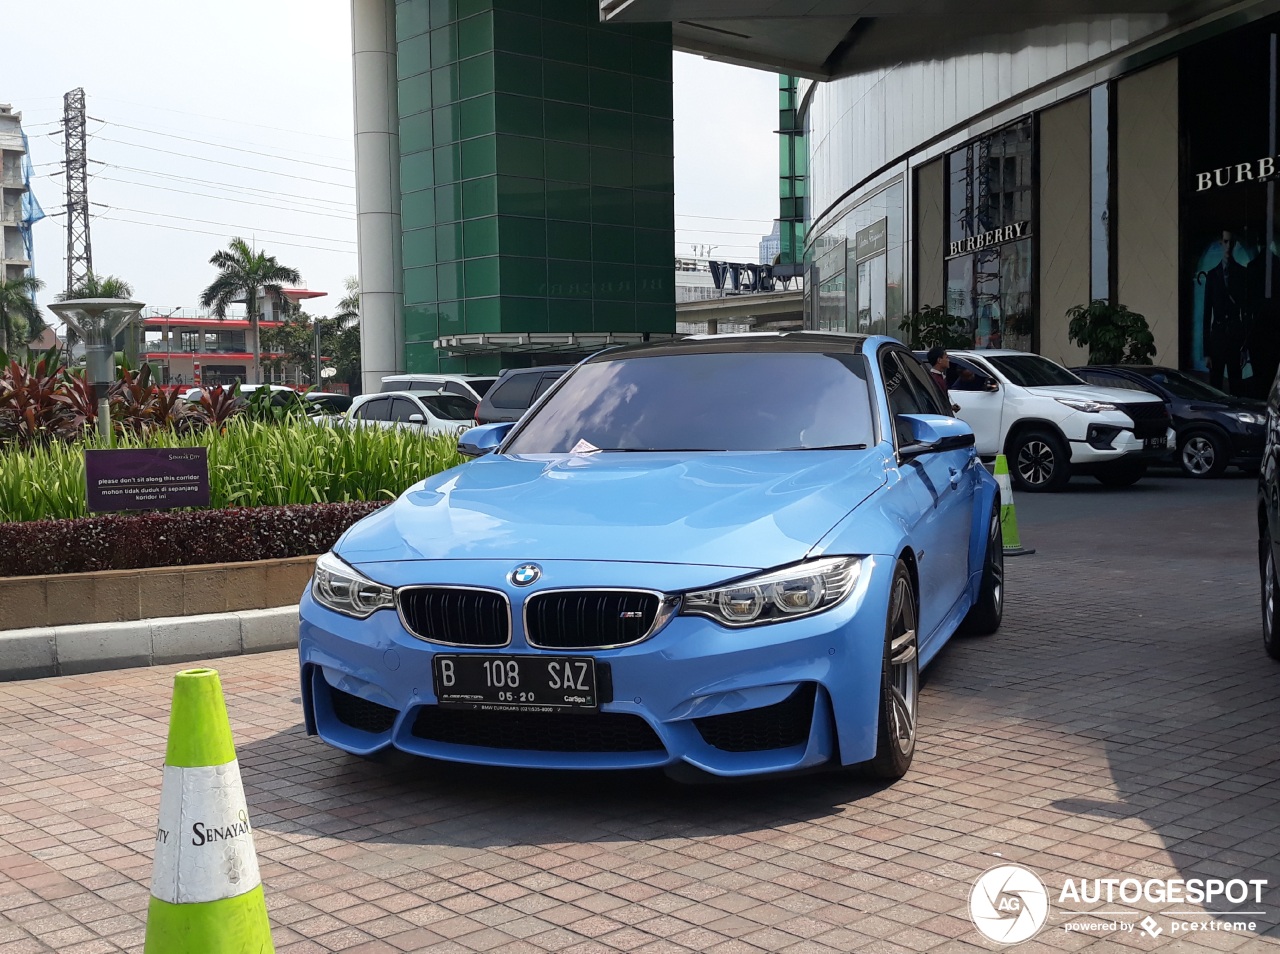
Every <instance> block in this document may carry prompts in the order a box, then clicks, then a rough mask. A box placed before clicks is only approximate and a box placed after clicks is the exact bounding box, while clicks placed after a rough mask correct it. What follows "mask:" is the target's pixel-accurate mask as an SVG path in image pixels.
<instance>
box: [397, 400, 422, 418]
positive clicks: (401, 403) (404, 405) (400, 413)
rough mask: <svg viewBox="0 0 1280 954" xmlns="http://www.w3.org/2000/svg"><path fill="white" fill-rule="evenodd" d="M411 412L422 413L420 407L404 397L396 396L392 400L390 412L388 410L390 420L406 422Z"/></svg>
mask: <svg viewBox="0 0 1280 954" xmlns="http://www.w3.org/2000/svg"><path fill="white" fill-rule="evenodd" d="M412 414H422V408H421V407H419V406H417V405H415V403H413V402H412V401H410V400H408V398H406V397H397V398H394V400H393V401H392V412H390V420H393V421H401V423H406V421H408V419H410V415H412Z"/></svg>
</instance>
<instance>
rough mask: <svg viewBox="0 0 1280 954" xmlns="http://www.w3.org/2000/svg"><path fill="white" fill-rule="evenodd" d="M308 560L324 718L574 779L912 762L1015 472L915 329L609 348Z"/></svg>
mask: <svg viewBox="0 0 1280 954" xmlns="http://www.w3.org/2000/svg"><path fill="white" fill-rule="evenodd" d="M460 447H461V449H462V450H463V452H464V453H465V454H467V455H468V456H471V457H473V458H475V459H473V460H470V461H469V462H467V463H465V464H463V465H462V466H460V467H455V468H453V469H451V470H448V471H445V472H443V473H440V474H437V475H435V476H433V477H431V478H428V479H427V480H425V481H422V482H421V483H418V484H416V485H414V486H413V487H411V488H410V489H409V490H407V491H405V493H404V494H403V495H401V497H400V498H399V499H398V500H397V501H395V502H394V503H393V504H391V505H389V506H387V507H385V508H383V509H382V510H380V511H378V512H377V513H375V514H373V515H371V516H369V517H366V518H365V519H364V520H362V521H360V522H359V523H357V524H355V525H354V526H353V527H351V528H350V529H349V530H348V531H347V532H346V533H345V534H344V535H343V536H342V538H341V539H340V540H339V541H338V543H337V544H336V545H335V546H334V548H333V550H332V551H331V552H329V553H327V554H325V555H323V556H322V557H320V559H319V560H318V561H317V563H316V570H315V576H314V578H313V580H312V583H311V585H310V587H309V588H308V590H307V592H306V593H305V594H304V595H303V597H302V602H301V606H300V614H301V634H300V642H299V655H300V661H301V679H302V698H303V706H304V710H305V717H306V726H307V731H308V732H309V733H311V734H316V735H319V736H320V738H321V739H323V740H324V741H325V742H327V743H329V744H330V745H333V746H336V747H338V748H340V749H343V750H345V751H347V752H351V753H355V754H358V755H374V754H376V753H379V752H381V751H383V750H390V749H397V750H401V751H403V752H406V753H411V754H414V755H419V756H424V757H429V758H434V759H445V760H452V761H458V762H471V763H482V764H487V765H497V766H510V767H536V768H554V769H628V768H665V769H666V770H667V771H668V772H670V773H671V774H673V775H675V776H677V777H682V776H687V775H689V774H694V775H698V774H702V773H709V774H711V775H715V776H728V777H733V776H750V775H758V774H767V773H781V772H791V771H800V770H806V769H814V768H818V767H820V766H824V765H825V766H833V767H839V766H858V767H859V768H860V769H861V770H863V771H866V772H868V773H869V774H871V775H872V776H875V777H879V778H884V779H896V778H900V777H901V776H902V775H903V774H904V773H905V772H906V771H907V769H908V767H909V765H910V764H911V759H912V755H913V753H914V750H915V744H916V732H917V706H918V688H919V671H920V668H921V667H923V666H925V665H927V664H928V662H929V661H930V660H931V659H932V658H933V657H934V656H935V655H936V654H937V652H938V651H939V650H940V649H941V648H942V646H943V645H944V644H945V643H946V642H947V640H948V639H949V638H950V637H951V636H952V634H953V633H955V632H956V631H958V630H962V629H963V630H967V631H970V632H973V633H975V634H985V633H991V632H994V631H995V630H996V628H997V627H998V626H999V625H1000V619H1001V613H1002V609H1003V597H1004V592H1003V583H1004V563H1003V548H1002V545H1001V534H1000V522H999V495H998V490H997V485H996V482H995V480H994V479H993V478H992V477H991V476H990V475H989V474H988V473H987V471H986V470H985V468H983V467H982V465H981V464H980V463H979V461H978V459H977V456H976V454H975V452H974V440H973V433H972V431H971V430H970V429H969V427H968V425H966V424H964V423H962V422H961V421H958V420H955V419H954V418H952V417H951V416H950V405H949V403H948V402H947V401H946V400H945V398H944V396H943V395H942V393H941V391H939V390H938V388H937V387H936V385H934V383H933V382H932V380H931V379H930V378H929V376H928V374H927V373H926V372H925V371H924V369H923V368H921V367H920V364H919V362H917V361H916V360H915V359H914V358H913V357H912V355H911V353H910V352H909V351H908V350H907V349H906V348H904V347H903V346H902V345H901V344H900V343H899V342H897V341H895V340H894V339H892V338H886V337H867V336H860V335H847V334H835V333H817V332H794V333H766V334H743V335H715V336H702V337H694V338H686V339H683V340H679V341H674V342H663V343H653V344H645V345H637V346H634V347H626V348H618V349H614V350H609V351H604V352H601V353H599V354H597V355H595V356H594V357H591V358H589V359H587V360H586V361H583V362H582V363H581V364H579V365H577V366H576V367H575V368H574V369H573V370H572V371H570V372H569V373H568V374H566V375H565V376H564V377H562V378H561V379H560V380H559V381H558V382H557V384H556V386H555V387H554V388H553V389H552V390H550V391H548V392H547V394H546V395H544V396H543V398H542V399H541V400H540V401H539V402H538V403H537V404H536V405H535V406H534V407H533V408H532V409H531V410H530V411H529V413H528V414H526V415H525V417H524V418H523V419H522V420H520V421H519V422H517V423H514V424H510V423H507V424H490V425H485V426H482V427H476V428H473V429H471V430H470V431H468V432H467V433H465V434H464V435H463V436H462V440H461V444H460Z"/></svg>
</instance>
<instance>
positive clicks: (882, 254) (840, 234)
mask: <svg viewBox="0 0 1280 954" xmlns="http://www.w3.org/2000/svg"><path fill="white" fill-rule="evenodd" d="M904 195H905V191H904V188H903V184H902V182H901V181H897V182H894V183H892V184H891V185H889V186H887V187H886V188H884V189H881V190H880V191H879V192H877V193H875V194H874V195H872V196H870V197H868V198H866V199H864V200H863V201H861V202H860V203H858V204H857V205H855V206H854V207H852V208H851V209H849V210H848V211H847V212H845V213H844V214H842V215H841V216H840V217H839V218H838V219H836V220H835V222H834V223H832V225H831V227H830V228H828V229H827V230H826V231H824V232H823V233H822V234H821V235H819V236H818V237H817V238H816V239H815V240H814V243H813V246H812V247H811V249H810V253H811V254H812V256H813V257H812V260H811V262H810V264H809V268H808V275H809V277H808V282H809V283H810V286H811V287H815V288H816V289H817V293H816V299H812V300H811V302H810V307H808V308H807V309H806V314H805V327H806V328H812V329H817V330H820V331H853V332H858V333H859V334H882V335H894V336H897V335H899V334H900V333H901V329H900V328H899V324H900V322H901V321H902V316H903V308H904V302H905V298H904V286H903V268H904V246H905V233H904V223H905V216H904V208H903V200H904Z"/></svg>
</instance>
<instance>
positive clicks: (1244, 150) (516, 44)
mask: <svg viewBox="0 0 1280 954" xmlns="http://www.w3.org/2000/svg"><path fill="white" fill-rule="evenodd" d="M916 9H919V10H923V11H929V15H921V16H915V15H911V14H912V12H913V10H916ZM352 10H353V24H354V36H355V77H356V125H357V167H358V168H357V172H358V177H359V208H360V243H361V282H362V287H363V289H364V293H365V299H364V302H365V304H364V311H365V322H366V335H365V337H366V341H367V344H366V349H367V350H366V355H365V364H366V375H367V377H366V386H369V384H370V382H371V381H373V380H376V378H377V377H378V376H379V375H381V374H384V373H387V372H389V371H392V370H402V369H408V370H419V369H422V370H426V369H428V368H431V369H434V368H436V367H440V368H454V369H462V368H469V369H475V370H489V369H492V368H494V367H497V366H507V365H510V364H519V363H528V362H530V361H546V360H562V359H563V358H565V357H566V356H572V355H574V354H577V353H581V352H582V350H584V349H589V348H591V347H593V346H595V345H597V344H598V342H600V341H601V340H617V341H621V340H635V339H638V338H643V337H645V336H646V335H647V336H650V337H652V336H654V335H658V334H669V333H671V332H672V331H673V330H674V320H675V311H674V295H673V291H672V284H673V280H672V274H673V269H672V261H673V257H674V255H673V252H674V240H673V221H672V218H673V215H672V208H673V203H672V159H671V156H672V139H671V72H670V51H671V49H672V48H675V49H678V50H685V51H690V52H695V53H701V54H703V55H706V56H710V57H713V58H716V59H721V60H724V61H727V62H733V63H740V64H746V65H750V66H755V67H758V68H760V69H766V70H770V71H773V72H777V73H779V74H783V75H784V76H793V77H799V78H800V79H799V82H798V83H796V84H790V85H789V83H788V81H787V80H785V79H784V80H783V82H782V90H781V93H780V104H775V103H744V102H732V103H723V102H708V103H707V109H708V110H724V109H732V110H736V111H740V112H741V113H742V114H743V116H744V120H743V121H744V122H753V123H756V122H760V121H761V120H760V118H759V117H760V116H761V114H765V115H768V116H770V118H772V115H773V114H774V112H775V111H778V110H779V105H780V106H781V110H780V124H779V126H778V127H777V128H778V129H779V130H780V132H781V133H782V136H781V140H782V153H783V168H782V169H781V170H780V171H781V177H780V195H781V199H782V203H781V207H780V218H782V219H783V222H784V230H783V258H784V262H785V261H786V258H787V255H788V254H789V253H790V254H793V255H794V256H795V258H796V259H797V263H798V264H802V266H803V269H804V274H805V278H806V282H805V287H806V301H805V324H806V326H807V327H812V328H825V329H841V330H851V331H885V332H889V333H897V332H898V330H899V329H898V323H899V321H900V319H901V318H902V316H903V315H904V314H907V313H910V312H911V311H913V310H916V309H919V308H922V307H925V306H931V305H942V306H945V307H946V309H947V310H948V311H949V312H950V313H951V314H954V315H960V316H963V317H964V318H966V319H967V320H968V322H969V324H970V326H971V328H972V330H973V333H974V338H975V341H976V343H978V344H980V345H983V344H987V345H989V344H996V343H999V344H1002V345H1003V346H1005V347H1017V348H1025V349H1030V350H1034V351H1038V352H1040V353H1043V354H1046V355H1048V356H1050V357H1052V358H1054V359H1057V360H1060V361H1063V362H1066V363H1073V362H1077V361H1080V360H1082V359H1083V357H1084V356H1083V354H1082V352H1081V351H1080V349H1078V348H1077V347H1076V346H1074V345H1072V344H1071V343H1070V342H1069V341H1068V338H1067V321H1066V318H1065V313H1066V311H1067V309H1069V308H1071V307H1072V306H1074V305H1078V304H1083V303H1086V302H1088V301H1090V300H1091V299H1106V300H1109V301H1111V302H1113V303H1117V304H1123V305H1126V306H1127V307H1129V308H1130V309H1132V310H1134V311H1137V312H1140V313H1142V314H1143V315H1145V316H1146V317H1147V320H1148V322H1149V324H1150V326H1151V328H1152V330H1153V332H1154V334H1155V340H1156V345H1157V348H1158V353H1157V357H1156V360H1157V362H1159V363H1164V364H1170V365H1174V366H1179V367H1183V368H1188V369H1194V370H1199V371H1208V370H1209V368H1210V365H1212V366H1213V371H1212V372H1211V376H1212V377H1213V378H1214V379H1215V380H1216V379H1218V378H1219V377H1221V378H1222V380H1223V382H1224V384H1225V385H1227V386H1229V387H1230V388H1231V389H1233V390H1236V391H1240V392H1244V393H1249V392H1257V391H1259V390H1260V389H1262V388H1264V386H1265V382H1269V381H1270V379H1271V377H1272V375H1273V374H1274V372H1275V369H1276V366H1277V364H1278V363H1280V306H1278V305H1277V302H1278V301H1280V261H1278V260H1277V258H1276V255H1277V252H1280V244H1277V242H1276V239H1275V233H1276V230H1277V223H1276V221H1275V219H1276V201H1275V200H1276V197H1275V192H1276V176H1277V171H1278V164H1280V148H1278V147H1277V141H1276V140H1277V119H1278V118H1280V111H1278V108H1277V35H1278V34H1280V2H1275V0H1272V2H1263V3H1257V2H1255V3H1238V4H1221V3H1198V4H1197V3H1190V4H1183V3H1170V2H1163V0H1129V2H1127V3H1118V2H1114V0H1083V2H1082V0H1068V2H1063V3H1040V2H1026V0H1019V2H1011V0H969V2H966V3H964V4H960V3H952V2H950V0H943V2H941V3H938V2H930V3H925V2H921V0H893V2H888V0H827V2H824V3H821V4H812V3H809V4H796V3H791V2H783V0H740V2H738V3H735V4H726V3H723V2H719V0H685V2H680V3H676V2H672V0H603V2H600V3H599V4H598V6H597V4H596V3H595V2H593V0H543V2H541V3H539V2H538V0H470V2H469V0H400V2H398V3H397V2H393V0H352ZM939 11H942V12H939ZM951 11H954V12H951ZM1135 11H1137V12H1135ZM882 14H883V15H882ZM788 225H790V229H789V230H788ZM788 235H790V239H791V242H790V249H789V248H788Z"/></svg>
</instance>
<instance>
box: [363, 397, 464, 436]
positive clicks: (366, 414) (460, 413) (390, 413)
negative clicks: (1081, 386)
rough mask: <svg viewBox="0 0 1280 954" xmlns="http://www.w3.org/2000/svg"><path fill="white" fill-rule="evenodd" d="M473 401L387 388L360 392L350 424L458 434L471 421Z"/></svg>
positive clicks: (429, 432)
mask: <svg viewBox="0 0 1280 954" xmlns="http://www.w3.org/2000/svg"><path fill="white" fill-rule="evenodd" d="M475 410H476V404H475V402H474V401H472V400H470V399H469V398H464V397H462V396H461V395H458V394H440V393H434V394H431V393H424V392H422V391H412V392H410V391H391V392H381V393H378V394H362V395H360V397H358V398H356V399H355V400H354V401H352V403H351V410H349V411H347V423H348V424H349V425H351V426H353V427H360V426H372V427H411V428H415V429H417V430H421V431H425V432H426V433H428V434H455V435H457V434H461V433H462V432H463V431H465V430H466V429H467V428H469V427H470V426H471V424H472V415H474V414H475Z"/></svg>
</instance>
